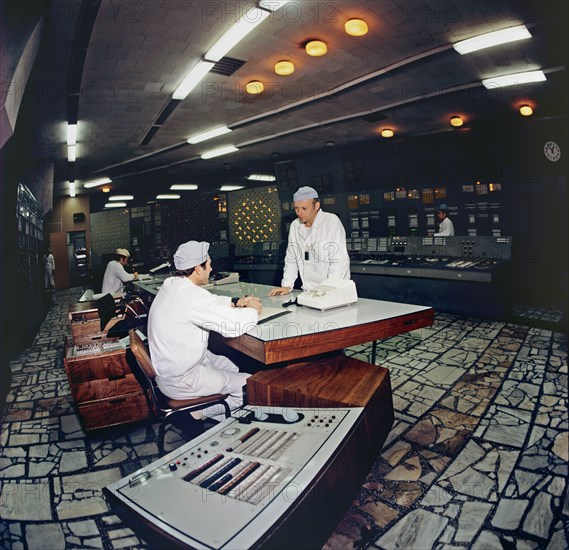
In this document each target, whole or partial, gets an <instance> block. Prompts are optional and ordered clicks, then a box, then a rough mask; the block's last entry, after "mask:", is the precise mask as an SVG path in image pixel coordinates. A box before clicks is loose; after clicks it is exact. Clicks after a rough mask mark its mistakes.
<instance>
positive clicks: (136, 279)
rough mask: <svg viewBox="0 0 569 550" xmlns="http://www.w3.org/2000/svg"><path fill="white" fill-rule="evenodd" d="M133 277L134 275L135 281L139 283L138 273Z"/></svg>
mask: <svg viewBox="0 0 569 550" xmlns="http://www.w3.org/2000/svg"><path fill="white" fill-rule="evenodd" d="M133 275H134V280H135V281H138V272H136V271H135V272H134V273H133Z"/></svg>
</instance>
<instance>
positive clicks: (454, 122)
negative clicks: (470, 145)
mask: <svg viewBox="0 0 569 550" xmlns="http://www.w3.org/2000/svg"><path fill="white" fill-rule="evenodd" d="M463 124H464V120H462V118H461V117H459V116H458V115H455V116H453V117H450V125H451V126H454V127H455V128H458V127H459V126H462V125H463Z"/></svg>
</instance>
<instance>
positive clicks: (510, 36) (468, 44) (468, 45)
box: [452, 25, 531, 55]
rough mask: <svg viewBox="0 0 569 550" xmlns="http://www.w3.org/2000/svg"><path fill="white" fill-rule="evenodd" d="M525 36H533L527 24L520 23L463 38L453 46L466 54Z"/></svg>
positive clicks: (521, 38)
mask: <svg viewBox="0 0 569 550" xmlns="http://www.w3.org/2000/svg"><path fill="white" fill-rule="evenodd" d="M525 38H531V34H530V32H529V31H528V30H527V27H526V26H525V25H518V26H516V27H510V28H508V29H502V30H500V31H494V32H489V33H487V34H481V35H480V36H475V37H473V38H468V39H467V40H461V41H460V42H456V43H455V44H453V45H452V47H453V48H454V49H455V50H456V51H457V52H458V53H459V54H461V55H464V54H466V53H471V52H476V51H478V50H483V49H485V48H490V47H492V46H498V45H500V44H506V43H508V42H515V41H517V40H523V39H525Z"/></svg>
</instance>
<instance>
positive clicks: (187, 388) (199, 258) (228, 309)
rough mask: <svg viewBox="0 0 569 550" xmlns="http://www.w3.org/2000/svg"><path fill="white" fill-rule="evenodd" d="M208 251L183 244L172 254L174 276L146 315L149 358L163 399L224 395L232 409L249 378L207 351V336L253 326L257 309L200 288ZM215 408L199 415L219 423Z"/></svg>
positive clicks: (251, 301) (249, 299)
mask: <svg viewBox="0 0 569 550" xmlns="http://www.w3.org/2000/svg"><path fill="white" fill-rule="evenodd" d="M208 250H209V243H206V242H196V241H189V242H187V243H184V244H182V245H180V246H179V248H178V250H177V251H176V254H175V255H174V265H175V267H176V273H175V275H174V276H173V277H169V278H168V279H166V280H165V281H164V284H163V285H162V287H161V288H160V291H159V292H158V294H157V296H156V298H155V300H154V301H153V302H152V306H151V307H150V313H149V315H148V342H149V345H150V357H151V358H152V364H153V365H154V368H155V370H156V383H157V384H158V387H159V388H160V391H162V393H164V394H165V395H167V396H169V397H171V398H173V399H187V398H191V397H198V396H203V395H211V394H215V393H229V394H230V396H229V398H228V399H227V402H228V404H229V407H230V408H231V409H235V408H237V407H239V406H241V405H242V403H243V386H244V385H245V381H246V380H247V378H248V377H249V374H247V373H242V372H239V369H238V368H237V366H236V365H235V364H234V363H233V362H232V361H230V360H229V359H228V358H227V357H224V356H221V355H215V354H213V353H211V351H209V350H208V347H207V345H208V339H209V332H210V330H214V331H215V332H219V333H220V334H222V335H223V336H226V337H235V336H240V335H241V334H243V333H244V332H246V331H247V330H250V329H251V328H252V327H253V326H255V325H256V324H257V321H258V319H259V313H261V309H262V306H261V301H260V300H259V298H255V297H253V296H245V297H243V298H239V299H235V298H233V299H232V298H231V297H229V296H216V295H214V294H212V293H211V292H209V291H208V290H206V289H205V288H201V286H202V285H205V284H207V283H208V280H209V274H210V273H211V259H210V258H209V255H208ZM221 409H222V407H221V406H220V405H217V406H215V405H214V406H212V407H209V408H207V409H204V410H203V411H200V413H202V415H203V416H210V417H213V418H218V419H219V418H221V416H220V412H221ZM196 416H198V413H196Z"/></svg>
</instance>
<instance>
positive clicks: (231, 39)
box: [204, 8, 270, 61]
mask: <svg viewBox="0 0 569 550" xmlns="http://www.w3.org/2000/svg"><path fill="white" fill-rule="evenodd" d="M269 15H270V13H269V12H268V11H265V10H260V9H259V8H251V9H250V10H247V13H245V14H244V15H243V16H241V18H240V19H239V21H237V23H235V24H234V25H233V26H232V27H231V28H230V29H229V30H228V31H227V32H226V33H225V34H224V35H223V36H222V37H221V38H220V39H219V40H218V41H217V42H216V43H215V44H214V45H213V46H212V47H211V48H210V49H209V50H208V51H207V52H206V54H205V55H204V59H207V60H208V61H219V60H220V59H221V58H222V57H223V56H224V55H225V54H226V53H227V52H228V51H229V50H231V49H232V48H233V47H234V46H235V45H236V44H238V43H239V42H240V41H241V40H243V38H245V37H246V36H247V35H248V34H249V33H250V32H251V31H252V30H253V29H254V28H255V27H256V26H257V25H259V24H260V23H262V22H263V21H264V20H265V19H266V18H267V17H269Z"/></svg>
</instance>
